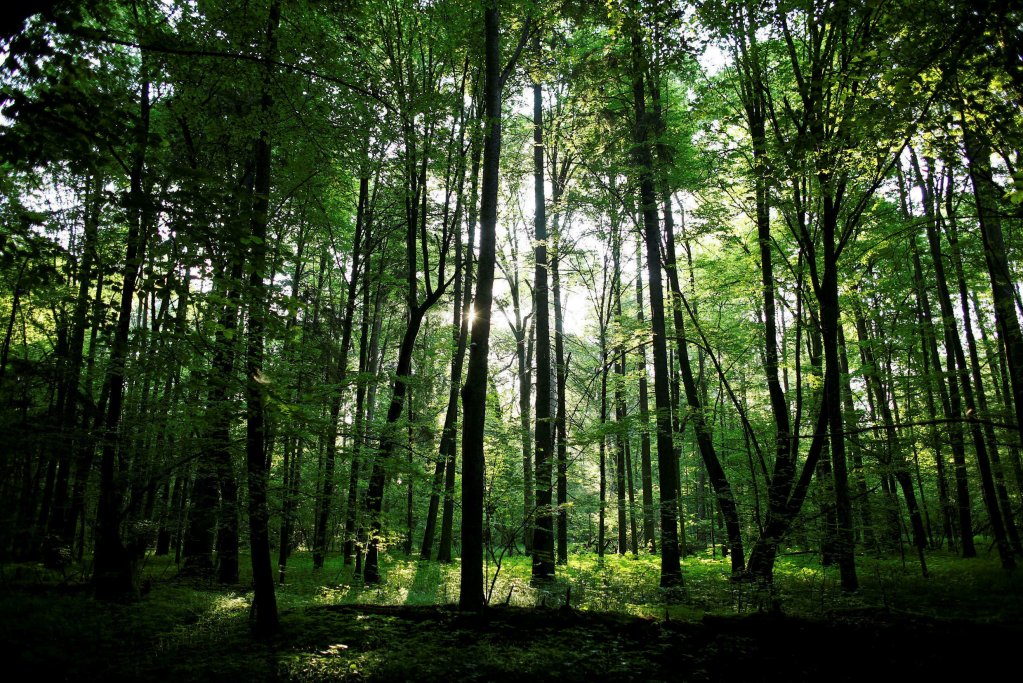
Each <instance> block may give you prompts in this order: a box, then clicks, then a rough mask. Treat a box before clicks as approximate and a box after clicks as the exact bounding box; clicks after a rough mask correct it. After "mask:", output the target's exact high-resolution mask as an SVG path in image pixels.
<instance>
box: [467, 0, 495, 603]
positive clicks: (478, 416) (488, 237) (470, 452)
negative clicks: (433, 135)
mask: <svg viewBox="0 0 1023 683" xmlns="http://www.w3.org/2000/svg"><path fill="white" fill-rule="evenodd" d="M485 2H486V5H485V8H484V54H485V59H484V79H483V100H484V109H485V112H486V118H485V121H486V122H487V125H486V130H485V133H484V137H483V182H482V192H481V196H480V255H479V274H478V277H477V280H476V297H475V301H474V304H473V310H474V313H475V319H474V321H473V325H472V334H471V337H470V345H469V348H470V351H469V366H468V370H467V373H466V378H465V384H464V385H463V387H462V414H463V419H462V567H461V572H460V573H461V585H460V588H459V598H458V606H459V608H460V609H461V610H463V611H469V612H478V611H481V610H482V609H483V606H484V604H485V597H484V592H483V590H484V589H483V495H484V490H485V485H486V482H485V477H484V468H485V462H486V461H485V458H484V453H483V431H484V423H485V419H486V404H487V365H488V356H489V351H490V324H491V320H490V319H491V312H492V308H493V300H494V268H495V265H496V261H497V254H496V252H497V195H498V180H499V175H500V165H501V90H502V86H503V83H502V81H501V66H500V60H501V47H500V15H499V13H498V8H497V2H496V0H485Z"/></svg>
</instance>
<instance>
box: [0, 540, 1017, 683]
mask: <svg viewBox="0 0 1023 683" xmlns="http://www.w3.org/2000/svg"><path fill="white" fill-rule="evenodd" d="M928 566H929V568H930V573H931V576H930V578H926V579H925V578H923V577H921V576H920V571H919V568H918V566H917V565H915V564H912V563H910V562H908V561H907V562H906V563H903V561H902V560H901V559H898V558H896V559H877V558H873V557H868V556H861V557H859V558H858V563H857V569H858V572H859V577H860V585H861V588H860V590H859V591H858V592H856V593H854V594H852V595H846V594H843V593H842V591H841V590H840V588H839V582H838V575H837V570H834V569H822V568H821V567H820V566H819V564H818V563H817V562H816V559H815V558H814V557H813V556H812V555H799V554H794V555H788V556H782V557H780V558H779V561H778V564H777V569H776V572H775V577H776V588H777V594H778V596H780V597H781V599H782V601H783V605H784V607H785V610H786V612H787V613H789V614H794V615H797V616H802V617H808V618H821V617H824V618H826V619H829V620H831V619H834V618H836V617H838V618H846V617H849V616H850V615H875V616H876V615H878V614H887V615H901V617H904V618H915V617H918V616H926V617H936V618H938V619H942V620H951V619H969V620H972V621H974V622H997V623H1000V624H1006V625H1018V624H1020V623H1023V575H1021V573H1019V572H1017V573H1006V572H1004V571H1002V570H1001V569H1000V567H999V566H998V562H997V559H996V558H994V557H982V558H975V559H971V560H962V559H959V558H956V557H954V556H950V555H947V554H942V553H932V554H930V555H929V556H928ZM242 567H243V572H242V573H243V576H242V579H241V582H240V583H239V584H238V585H237V586H233V587H224V586H219V585H217V584H215V583H213V582H204V581H196V580H184V579H178V578H176V568H175V566H174V565H173V563H172V562H170V561H169V560H168V559H166V558H153V557H150V558H148V559H147V561H146V563H145V564H144V566H143V567H142V573H143V579H144V580H146V581H148V582H149V584H150V585H151V590H150V591H149V592H148V594H147V595H145V596H144V597H143V599H142V600H141V601H139V602H138V603H135V604H130V605H117V604H108V603H102V602H98V601H96V600H94V599H93V598H91V597H90V596H89V593H88V590H87V586H84V585H82V584H81V583H80V579H81V577H82V575H83V574H84V571H80V573H79V574H78V575H77V576H76V575H73V574H72V576H71V579H70V580H69V581H62V580H61V577H59V576H57V575H55V574H52V573H49V572H46V571H44V570H42V569H41V568H40V567H38V566H36V565H21V566H11V565H8V566H7V567H5V568H4V572H3V575H2V577H3V583H2V584H0V642H3V643H4V644H5V647H6V648H7V649H8V651H9V652H11V653H13V657H14V667H13V668H14V670H15V671H18V672H22V673H25V674H26V675H27V674H31V675H41V674H42V673H52V674H55V675H59V676H61V677H65V678H76V679H77V678H82V679H104V680H118V679H120V680H126V679H140V678H141V679H149V678H165V677H166V676H167V675H169V674H173V677H174V678H175V679H182V680H200V679H206V678H209V677H211V676H213V677H216V678H221V679H235V678H241V679H246V678H247V679H249V680H262V679H289V680H292V679H299V680H318V679H326V678H332V679H335V680H339V679H341V680H343V679H352V680H362V679H364V678H365V677H367V676H370V677H376V678H377V679H379V680H388V679H390V678H402V677H410V676H411V677H415V678H424V679H430V678H434V679H443V678H444V676H445V675H446V674H445V672H450V671H454V670H457V671H461V672H462V675H464V677H467V678H469V679H473V678H493V677H495V676H498V673H499V671H498V670H497V669H487V668H486V666H489V665H487V664H486V663H487V662H490V663H492V664H494V666H496V665H497V663H500V666H502V667H508V668H507V669H500V670H509V671H510V670H515V671H519V672H520V673H522V675H528V674H529V672H530V671H534V669H535V668H536V667H537V666H543V667H547V668H546V669H544V670H545V671H548V673H549V672H550V671H552V669H550V666H555V668H557V666H562V665H564V666H568V667H571V670H572V671H574V672H576V673H577V674H580V675H582V673H584V672H587V671H591V669H592V670H593V671H597V672H601V671H602V672H611V671H615V670H616V669H615V667H618V666H622V662H627V663H628V665H629V666H630V667H633V668H635V667H637V666H638V667H639V668H638V669H635V670H636V671H643V670H644V669H642V666H641V662H643V661H646V660H645V659H644V657H647V655H649V656H651V657H652V656H653V655H650V653H646V655H643V656H640V654H642V653H640V654H637V652H635V651H633V650H630V651H629V652H631V654H629V655H628V656H627V655H626V654H623V652H625V650H627V649H628V648H627V647H626V645H621V646H620V647H619V645H616V644H615V642H616V641H615V640H614V638H615V636H614V630H613V629H611V630H608V631H607V632H606V633H605V632H604V631H600V635H599V637H597V636H595V635H594V632H593V629H592V625H588V626H586V627H585V628H584V627H582V626H580V627H579V629H576V630H575V631H574V630H573V629H572V628H569V629H567V630H566V629H552V630H551V632H550V633H549V634H548V636H545V637H544V638H542V639H539V640H536V641H535V642H533V641H530V642H526V643H523V642H520V639H519V640H517V639H516V636H515V634H514V632H513V631H508V630H505V631H497V630H492V632H490V634H489V635H487V631H486V629H485V628H484V630H483V632H482V633H483V635H479V633H477V631H476V630H474V629H475V628H476V627H472V629H470V630H467V628H466V627H465V625H464V624H463V625H461V626H456V625H453V622H451V621H450V620H451V619H454V618H455V612H454V610H451V611H443V610H442V611H432V612H431V611H425V612H423V611H419V612H416V611H415V608H421V607H425V606H444V605H453V604H454V603H456V602H457V598H458V580H459V565H458V563H457V561H456V562H455V563H453V564H448V565H442V564H439V563H437V562H427V561H417V560H410V559H406V558H404V557H400V556H397V555H390V556H385V557H384V558H383V560H382V567H381V569H382V574H383V577H384V580H383V582H382V583H381V584H380V585H379V586H374V587H367V586H364V585H363V584H362V583H361V581H359V580H358V579H356V578H353V576H352V568H351V567H346V566H344V565H343V564H342V563H341V560H340V558H334V559H330V560H328V562H327V564H326V566H325V567H324V568H323V569H322V570H319V571H314V570H313V568H312V559H311V557H310V556H309V555H308V554H305V553H299V554H297V555H296V556H295V557H294V558H292V560H291V561H290V562H289V570H288V581H287V583H286V584H285V585H284V586H278V590H277V599H278V605H279V608H280V611H281V615H282V622H283V627H284V635H283V636H281V637H280V638H278V639H277V640H275V641H274V642H273V643H272V644H271V645H269V646H268V645H267V644H266V643H260V642H258V641H255V640H254V639H253V638H252V637H251V633H250V630H249V622H248V614H249V605H250V601H251V590H250V589H249V576H248V567H247V563H246V562H245V561H243V563H242ZM494 569H495V568H494V567H493V566H491V568H490V570H491V573H490V578H491V579H493V578H494ZM729 571H730V565H729V562H728V560H726V559H721V558H714V557H710V556H709V555H697V556H690V557H688V558H686V559H685V561H684V565H683V572H684V575H685V585H684V587H683V588H682V589H680V590H675V591H673V592H672V593H670V594H667V593H665V592H664V591H662V590H661V589H660V588H659V587H658V579H659V558H658V557H656V556H649V555H641V556H639V557H632V556H623V557H622V556H607V557H605V558H603V559H600V558H597V557H596V556H594V555H573V556H571V557H570V561H569V564H568V566H567V567H558V578H557V579H556V580H555V581H553V582H550V583H547V584H544V585H542V586H533V585H531V582H530V559H529V558H528V557H524V556H521V555H516V556H512V557H507V558H505V559H504V561H503V563H502V565H501V568H500V571H499V572H497V575H496V581H494V582H493V584H492V585H493V590H492V593H491V596H492V597H491V604H493V605H504V604H508V605H511V606H513V607H519V608H522V607H536V606H546V607H548V608H557V607H560V606H562V605H563V603H564V601H565V598H566V596H568V595H570V596H571V598H570V599H571V606H572V607H573V608H574V610H576V612H577V613H582V614H586V613H589V614H596V613H614V614H618V615H632V616H638V617H646V618H654V619H658V620H661V619H664V618H666V617H667V618H669V619H670V620H671V621H672V622H673V623H697V622H699V621H700V620H701V619H703V618H705V617H708V616H710V617H728V616H731V615H735V614H749V613H754V612H756V611H757V610H758V609H759V608H760V607H761V606H762V605H763V604H764V600H765V597H764V596H762V595H758V594H757V592H756V591H755V589H754V587H753V586H751V585H749V584H745V583H736V582H733V581H731V580H730V578H729ZM75 579H78V580H79V583H77V584H76V582H75ZM488 585H491V583H490V581H488ZM355 605H377V606H389V607H408V608H410V609H412V610H413V611H412V612H408V611H407V610H406V612H408V613H406V612H394V611H387V610H381V611H378V612H373V611H371V610H370V611H367V610H366V609H364V608H358V609H356V608H353V607H352V606H355ZM409 614H412V618H410V616H409ZM416 615H419V616H416ZM424 615H425V616H424ZM445 615H447V616H445ZM616 618H619V617H616ZM424 620H425V621H424ZM459 623H461V622H459ZM540 623H541V627H542V625H543V622H542V621H541V622H540ZM623 623H624V622H623ZM600 628H604V627H603V626H601V627H600ZM608 628H609V629H610V627H608ZM598 630H599V629H598ZM576 631H578V632H576ZM509 634H511V635H509ZM587 634H589V635H587ZM609 634H610V635H609ZM477 636H479V637H477ZM629 647H632V646H629ZM651 647H653V646H651ZM438 648H439V651H443V652H447V653H449V655H445V656H439V655H438V657H436V658H431V657H430V656H427V657H425V658H424V657H423V656H422V655H423V653H424V652H426V653H429V652H433V651H438ZM616 648H618V649H616ZM623 648H624V649H623ZM450 653H461V654H454V655H451V654H450ZM647 658H649V657H647ZM655 659H656V658H655ZM434 660H436V661H434ZM473 662H476V663H477V664H478V665H479V666H482V667H483V668H482V669H480V668H473V667H474V666H477V664H473ZM481 662H482V663H483V664H479V663H481ZM552 662H554V663H555V664H552ZM637 662H639V663H637ZM431 667H434V668H431ZM452 667H454V668H452ZM459 667H462V668H459ZM630 670H631V669H630ZM536 671H539V670H536ZM536 671H534V673H536ZM431 672H432V673H431Z"/></svg>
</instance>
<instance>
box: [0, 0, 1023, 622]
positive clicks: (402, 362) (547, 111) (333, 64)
mask: <svg viewBox="0 0 1023 683" xmlns="http://www.w3.org/2000/svg"><path fill="white" fill-rule="evenodd" d="M33 9H34V8H33ZM21 14H22V15H24V16H23V17H16V19H23V21H21V22H20V23H19V22H17V21H15V22H13V23H10V24H5V25H4V27H3V36H2V37H0V40H2V42H0V55H2V57H0V188H2V192H0V344H2V346H0V434H2V436H0V561H2V562H3V563H30V562H42V563H43V564H44V565H45V566H46V567H47V568H49V569H51V570H54V571H60V572H61V573H62V574H63V573H64V572H65V571H66V570H67V569H68V568H70V567H77V568H79V569H78V570H79V571H80V572H81V577H82V578H83V580H85V581H87V582H88V584H89V585H90V586H91V589H92V590H93V591H94V592H95V594H96V595H97V596H98V597H101V598H106V599H111V600H125V599H128V600H131V599H135V598H137V597H138V596H139V594H140V591H142V590H143V589H144V586H143V580H142V579H143V574H142V567H143V566H144V565H145V562H146V561H147V559H146V558H152V557H155V558H167V559H168V561H170V560H171V559H172V560H173V565H174V571H175V573H176V574H177V575H179V576H181V577H200V578H203V579H208V580H210V581H216V582H220V583H222V584H224V585H236V584H238V583H239V581H240V580H242V579H244V581H245V582H246V583H247V582H248V581H249V580H250V577H251V586H252V590H253V594H252V597H251V602H252V614H253V617H254V623H255V626H256V629H257V630H258V631H259V632H261V633H267V634H268V633H273V632H275V631H277V629H278V628H279V619H278V609H277V600H276V593H275V586H284V585H287V584H288V579H289V574H288V571H289V566H294V564H295V562H296V561H298V560H299V558H306V557H307V556H308V557H309V558H310V561H311V567H312V571H314V572H320V574H316V575H317V576H320V577H322V581H323V583H325V584H327V583H329V582H330V580H331V577H333V576H334V574H335V572H338V574H337V575H338V576H341V573H340V572H347V573H346V574H345V576H346V580H348V581H359V582H362V583H363V584H364V585H375V584H379V583H381V582H385V581H386V580H387V575H386V571H385V568H386V567H387V566H391V565H388V562H390V561H391V559H389V558H395V557H409V558H421V560H422V561H423V562H424V563H425V562H431V563H432V562H439V563H441V564H444V565H447V564H449V563H453V564H452V566H457V571H454V570H453V573H452V575H451V576H452V577H456V576H457V579H454V580H456V583H457V588H455V589H454V590H453V591H452V592H450V593H449V592H448V591H447V585H446V584H445V593H444V597H443V599H442V601H444V602H447V601H454V600H457V602H458V605H459V607H460V608H461V610H463V611H465V612H478V611H481V610H482V609H483V608H484V607H485V606H486V605H488V604H491V603H496V602H499V601H501V600H505V595H504V594H503V593H502V592H499V591H496V590H495V585H496V583H495V582H496V574H497V573H498V572H500V570H501V566H502V562H504V561H505V560H506V559H507V560H508V561H509V562H512V558H515V557H528V558H529V559H528V560H527V561H526V562H527V563H528V567H529V569H528V573H529V576H530V579H531V581H532V583H533V585H534V586H543V585H548V586H549V585H556V582H557V581H558V580H559V577H561V576H562V575H563V574H564V572H565V571H567V569H566V568H567V567H570V566H572V565H573V564H577V565H579V566H588V565H587V563H589V562H590V561H591V560H592V556H593V555H596V556H597V557H598V558H600V560H601V561H603V558H604V557H605V556H612V555H615V554H618V555H631V556H635V557H637V558H651V559H650V563H648V564H647V565H645V566H649V567H653V568H656V577H657V578H656V583H657V585H659V587H660V588H661V589H663V594H664V595H668V596H672V595H674V596H676V597H678V596H682V595H684V594H685V585H686V576H687V572H688V570H687V562H688V558H727V559H726V560H724V561H723V563H722V562H719V563H718V564H717V565H715V566H717V567H719V569H720V571H721V573H722V574H724V575H725V576H726V577H727V580H728V581H730V582H733V584H734V585H743V586H750V587H751V590H753V591H755V593H756V595H757V596H758V597H757V598H756V599H757V601H758V604H759V605H761V606H762V607H771V608H779V607H780V606H781V594H780V592H779V591H777V590H776V589H775V573H776V572H775V570H776V566H777V565H778V562H779V558H780V557H782V556H789V555H793V554H799V555H802V554H806V555H808V556H810V557H811V559H812V560H813V562H815V563H817V566H820V567H825V568H834V571H835V572H836V575H837V580H838V582H839V584H840V587H841V590H842V591H843V592H844V593H845V594H853V593H855V592H856V591H857V590H858V589H860V587H861V585H862V570H861V567H862V563H863V562H865V561H866V558H867V557H868V556H869V557H893V556H900V557H903V558H905V557H906V556H907V555H908V556H909V558H910V562H911V565H912V571H913V572H915V573H917V574H919V575H921V576H924V577H926V576H928V575H929V572H930V569H929V565H928V561H929V560H931V559H932V558H934V557H938V558H942V560H944V559H945V558H948V557H961V558H964V559H966V558H972V557H975V556H977V555H986V554H988V553H994V554H995V556H996V557H997V562H998V563H999V564H1000V566H1001V567H1003V568H1004V569H1006V570H1009V569H1012V568H1013V567H1014V566H1015V564H1016V562H1017V561H1018V558H1019V556H1020V554H1021V553H1023V543H1021V540H1020V532H1019V523H1020V517H1021V514H1023V462H1021V443H1020V427H1021V425H1023V333H1021V328H1020V316H1021V315H1023V301H1021V298H1020V296H1021V294H1020V293H1021V289H1020V285H1021V283H1023V271H1021V261H1023V253H1021V249H1023V233H1021V231H1023V169H1020V168H1019V165H1020V163H1021V161H1023V159H1021V156H1020V155H1021V149H1023V109H1021V107H1023V28H1021V27H1023V13H1021V11H1020V9H1019V7H1018V6H1017V5H1016V4H1015V3H1010V2H991V3H980V4H978V3H974V2H965V1H961V0H813V1H812V2H811V1H809V0H807V1H804V0H779V1H774V0H762V1H756V0H742V1H737V2H731V1H725V0H704V1H694V2H689V3H680V2H669V1H666V0H608V1H606V2H605V1H603V0H601V1H599V2H598V1H588V0H574V1H573V0H551V1H548V0H479V1H473V2H467V1H466V0H381V1H375V0H374V1H367V0H261V1H256V2H254V1H244V2H243V1H241V0H218V1H217V2H210V1H209V0H197V1H192V2H180V1H178V0H164V1H162V2H154V1H152V0H100V1H98V2H75V1H74V0H56V1H52V2H47V3H42V9H41V11H38V12H36V13H34V14H31V13H30V10H29V9H27V8H26V9H25V10H22V12H21ZM303 561H304V560H303ZM637 561H639V560H637ZM289 563H291V564H290V565H289ZM904 564H905V561H904ZM424 566H425V565H424ZM601 566H603V565H601ZM620 566H624V565H620ZM325 567H327V568H328V569H325ZM330 567H335V568H336V569H329V568H330ZM509 571H510V570H509ZM446 580H447V579H445V581H446ZM334 581H335V582H336V581H337V579H336V578H335V579H334ZM277 590H278V591H279V590H280V588H277ZM501 590H502V591H503V590H504V589H503V588H502V589H501ZM563 592H564V591H561V593H559V596H561V595H562V593H563ZM570 596H571V590H569V592H568V595H565V596H563V599H564V600H565V601H566V602H568V601H570V599H571V598H570ZM559 599H560V598H559ZM679 599H681V598H679ZM511 600H512V593H511V592H508V593H507V601H511Z"/></svg>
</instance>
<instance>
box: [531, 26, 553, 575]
mask: <svg viewBox="0 0 1023 683" xmlns="http://www.w3.org/2000/svg"><path fill="white" fill-rule="evenodd" d="M533 49H534V50H535V52H536V57H537V59H538V60H539V59H540V57H541V50H540V36H539V33H535V34H534V38H533ZM533 185H534V195H533V198H534V201H535V210H536V215H535V221H534V225H535V229H536V235H535V242H536V247H535V250H534V258H535V260H536V271H535V279H534V282H533V293H534V296H535V298H536V304H535V308H534V314H535V320H536V507H537V514H536V524H535V525H534V531H533V580H534V581H545V580H548V579H551V578H553V577H554V559H555V558H554V513H553V510H552V509H551V503H552V502H553V501H552V496H551V475H552V470H553V468H552V464H553V461H554V424H553V423H554V420H553V416H552V415H551V397H552V395H553V394H552V392H551V326H550V300H549V287H548V278H547V268H548V263H547V198H546V193H545V190H544V146H543V88H542V86H541V85H540V82H539V81H538V80H535V81H534V82H533Z"/></svg>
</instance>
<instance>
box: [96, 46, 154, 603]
mask: <svg viewBox="0 0 1023 683" xmlns="http://www.w3.org/2000/svg"><path fill="white" fill-rule="evenodd" d="M149 79H150V74H149V65H148V58H147V55H146V53H145V51H143V52H142V63H141V74H140V80H141V83H142V85H141V95H140V117H139V121H138V124H137V129H136V136H137V139H136V143H135V145H136V146H135V152H134V160H133V164H132V169H131V174H130V175H131V189H130V195H129V201H130V204H131V208H132V219H131V222H130V223H129V227H128V242H127V250H126V253H125V260H124V270H123V271H122V282H121V297H120V305H119V307H118V312H117V327H116V329H115V331H114V336H113V340H112V344H111V349H110V360H109V365H108V370H107V380H106V384H107V387H108V391H109V396H108V399H107V408H106V411H107V412H106V420H105V432H104V435H103V441H102V443H103V445H102V456H101V460H100V491H99V504H98V508H97V512H96V515H97V519H96V522H97V524H96V527H97V528H96V547H95V551H94V555H93V577H92V582H93V587H94V588H95V590H96V595H97V596H99V597H101V598H106V599H124V598H133V597H134V596H135V593H136V587H135V570H134V567H133V564H134V563H133V561H132V557H131V555H130V553H129V552H128V550H127V549H126V548H125V546H124V542H123V541H122V538H121V515H122V513H121V499H122V492H121V487H120V485H119V484H118V482H117V460H118V457H120V458H121V459H123V458H124V457H125V455H126V454H125V453H122V452H119V451H120V450H121V448H122V446H123V443H124V440H123V434H122V433H121V417H122V411H123V403H124V385H125V365H126V363H127V359H128V336H129V328H130V325H131V310H132V301H133V299H134V296H135V286H136V283H137V281H138V277H139V269H140V267H141V265H142V261H143V259H144V255H145V248H146V241H147V237H148V234H147V233H148V231H149V213H150V211H151V209H150V208H149V206H148V201H149V198H148V197H147V196H146V192H145V189H144V186H143V183H144V177H143V176H144V173H145V168H146V151H147V147H148V141H149V113H150V101H149V88H150V80H149Z"/></svg>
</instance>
